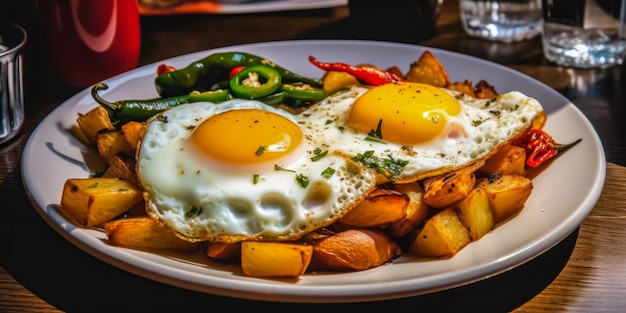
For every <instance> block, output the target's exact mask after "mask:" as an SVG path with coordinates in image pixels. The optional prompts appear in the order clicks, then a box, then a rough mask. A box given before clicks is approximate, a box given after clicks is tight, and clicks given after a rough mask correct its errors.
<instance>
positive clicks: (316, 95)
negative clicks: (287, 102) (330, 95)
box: [280, 83, 326, 101]
mask: <svg viewBox="0 0 626 313" xmlns="http://www.w3.org/2000/svg"><path fill="white" fill-rule="evenodd" d="M280 91H283V92H285V93H286V94H287V97H289V98H291V99H296V100H304V101H318V100H321V99H323V98H324V97H326V93H325V92H324V89H322V88H318V87H313V86H311V85H309V84H304V83H291V84H283V85H282V86H281V87H280Z"/></svg>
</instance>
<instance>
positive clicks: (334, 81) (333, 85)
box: [322, 71, 361, 95]
mask: <svg viewBox="0 0 626 313" xmlns="http://www.w3.org/2000/svg"><path fill="white" fill-rule="evenodd" d="M322 82H323V84H324V92H325V93H326V94H327V95H329V94H331V93H333V92H335V91H337V90H341V89H343V88H347V87H351V86H358V85H361V83H360V82H359V81H358V80H357V79H356V77H354V76H353V75H351V74H348V73H346V72H338V71H328V72H326V73H325V74H324V76H323V77H322Z"/></svg>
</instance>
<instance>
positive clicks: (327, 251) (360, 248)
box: [310, 229, 402, 271]
mask: <svg viewBox="0 0 626 313" xmlns="http://www.w3.org/2000/svg"><path fill="white" fill-rule="evenodd" d="M401 253H402V249H401V248H400V246H399V245H398V244H397V243H396V242H395V241H393V240H391V238H390V237H389V235H387V234H386V233H385V232H384V231H382V230H380V229H349V230H346V231H343V232H339V233H337V234H335V235H332V236H328V237H326V238H324V239H323V240H321V241H319V242H317V243H315V244H314V245H313V258H312V260H311V265H310V268H311V269H312V270H328V271H361V270H366V269H369V268H373V267H377V266H380V265H382V264H384V263H387V262H389V261H391V260H392V259H394V258H396V257H398V256H399V255H400V254H401Z"/></svg>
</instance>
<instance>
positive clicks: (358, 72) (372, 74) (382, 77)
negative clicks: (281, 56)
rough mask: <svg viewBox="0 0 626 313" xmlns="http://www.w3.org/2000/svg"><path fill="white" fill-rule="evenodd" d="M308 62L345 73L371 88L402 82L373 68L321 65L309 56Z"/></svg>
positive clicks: (344, 64) (332, 64)
mask: <svg viewBox="0 0 626 313" xmlns="http://www.w3.org/2000/svg"><path fill="white" fill-rule="evenodd" d="M309 61H310V62H311V63H313V65H315V66H317V67H319V68H320V69H322V70H325V71H338V72H346V73H348V74H351V75H353V76H354V77H356V78H357V79H358V80H360V81H362V82H364V83H365V84H368V85H372V86H378V85H383V84H389V83H395V82H399V81H402V80H403V79H402V78H401V77H399V76H398V75H396V74H394V73H390V72H386V71H382V70H379V69H377V68H373V67H355V66H352V65H349V64H346V63H323V62H320V61H318V60H317V59H316V58H315V57H313V56H309Z"/></svg>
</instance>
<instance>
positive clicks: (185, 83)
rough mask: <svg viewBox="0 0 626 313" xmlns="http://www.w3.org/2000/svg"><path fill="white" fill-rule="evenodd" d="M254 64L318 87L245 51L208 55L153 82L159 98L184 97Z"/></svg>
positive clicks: (316, 82) (318, 84)
mask: <svg viewBox="0 0 626 313" xmlns="http://www.w3.org/2000/svg"><path fill="white" fill-rule="evenodd" d="M254 64H265V65H268V66H271V67H273V68H274V69H276V70H277V71H278V73H279V74H280V76H281V77H282V79H283V81H284V82H304V83H307V84H309V85H311V86H316V87H321V86H322V82H321V80H319V79H315V78H308V77H304V76H301V75H299V74H296V73H293V72H291V71H289V70H287V69H285V68H283V67H281V66H279V65H277V64H275V63H274V62H272V61H270V60H267V59H265V58H262V57H259V56H256V55H253V54H249V53H245V52H223V53H215V54H211V55H209V56H208V57H206V58H204V59H201V60H198V61H196V62H193V63H191V64H189V65H188V66H187V67H185V68H182V69H179V70H176V71H173V72H169V73H165V74H163V75H159V76H157V77H156V78H155V81H154V82H155V86H156V89H157V92H158V93H159V95H160V96H161V97H172V96H178V95H184V94H188V93H189V92H191V91H193V90H200V91H202V90H207V89H209V88H210V87H211V86H212V85H213V84H215V83H216V82H220V81H224V80H228V79H229V77H228V76H229V74H230V71H231V70H232V69H233V68H234V67H237V66H250V65H254Z"/></svg>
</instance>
